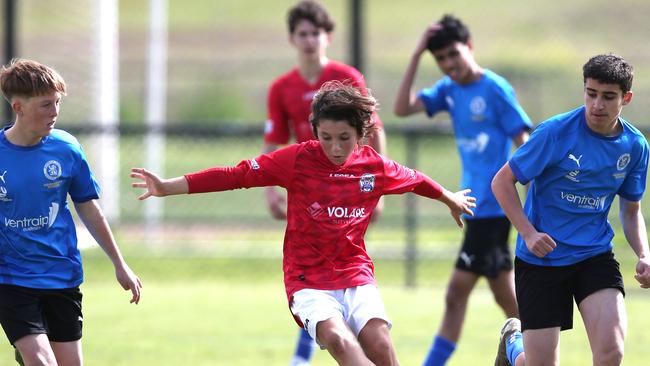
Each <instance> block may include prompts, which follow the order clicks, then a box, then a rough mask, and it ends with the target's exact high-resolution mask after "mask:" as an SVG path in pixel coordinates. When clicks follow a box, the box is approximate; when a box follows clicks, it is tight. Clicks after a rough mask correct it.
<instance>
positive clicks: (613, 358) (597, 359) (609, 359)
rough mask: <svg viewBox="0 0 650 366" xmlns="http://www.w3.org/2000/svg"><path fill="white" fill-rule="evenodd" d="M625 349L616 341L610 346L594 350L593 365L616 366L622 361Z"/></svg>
mask: <svg viewBox="0 0 650 366" xmlns="http://www.w3.org/2000/svg"><path fill="white" fill-rule="evenodd" d="M624 353H625V349H624V347H623V344H622V343H620V342H617V343H616V344H612V345H611V346H610V347H607V348H603V349H601V350H597V351H595V352H594V360H593V361H594V365H607V366H610V365H613V366H618V365H620V364H621V362H622V361H623V354H624Z"/></svg>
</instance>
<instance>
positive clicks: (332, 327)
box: [316, 318, 374, 366]
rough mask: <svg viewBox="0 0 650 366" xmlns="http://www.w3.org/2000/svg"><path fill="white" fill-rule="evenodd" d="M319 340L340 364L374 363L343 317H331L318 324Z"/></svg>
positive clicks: (365, 365)
mask: <svg viewBox="0 0 650 366" xmlns="http://www.w3.org/2000/svg"><path fill="white" fill-rule="evenodd" d="M316 335H317V338H318V341H319V342H320V343H321V344H322V345H323V346H325V348H326V349H327V351H328V352H329V353H330V354H331V355H332V357H334V359H335V360H336V362H338V364H339V365H350V366H352V365H355V366H357V365H358V366H367V365H374V364H373V363H372V362H371V361H370V360H369V359H368V357H366V354H365V353H364V352H363V349H362V348H361V345H360V344H359V341H358V340H357V338H356V336H355V335H354V333H352V330H350V328H349V327H348V326H347V324H345V322H344V321H343V319H341V318H330V319H327V320H325V321H322V322H319V323H318V325H317V326H316Z"/></svg>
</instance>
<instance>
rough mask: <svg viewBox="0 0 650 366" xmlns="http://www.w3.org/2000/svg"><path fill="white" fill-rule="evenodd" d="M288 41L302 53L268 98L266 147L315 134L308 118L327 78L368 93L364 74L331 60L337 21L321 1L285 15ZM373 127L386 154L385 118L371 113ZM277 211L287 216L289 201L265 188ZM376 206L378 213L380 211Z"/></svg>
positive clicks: (374, 139) (308, 1)
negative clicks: (381, 118) (332, 41)
mask: <svg viewBox="0 0 650 366" xmlns="http://www.w3.org/2000/svg"><path fill="white" fill-rule="evenodd" d="M287 25H288V28H289V43H290V44H291V45H292V46H293V47H294V48H295V49H296V51H297V53H298V55H297V56H298V65H297V66H296V67H294V68H293V69H291V70H290V71H289V72H287V73H285V74H283V75H281V76H280V77H279V78H277V79H276V80H274V81H273V83H272V84H271V87H270V88H269V93H268V98H267V109H268V120H267V121H266V124H265V127H264V148H263V151H262V152H263V153H268V152H272V151H275V150H276V149H277V148H278V146H280V145H285V144H287V143H288V142H289V141H290V140H291V135H293V137H294V139H295V141H296V142H299V143H300V142H305V141H308V140H313V139H315V137H314V134H313V133H312V127H311V125H310V123H309V113H310V107H311V102H312V99H313V97H314V95H315V94H316V92H318V89H320V87H321V86H322V85H323V84H324V83H325V82H327V81H331V80H339V81H343V82H351V83H352V84H353V85H354V86H356V87H357V88H359V90H361V91H362V92H363V93H364V94H365V93H366V83H365V81H364V78H363V75H361V73H360V72H359V71H358V70H357V69H355V68H354V67H352V66H349V65H346V64H343V63H340V62H337V61H334V60H330V59H329V58H328V57H327V55H326V51H327V47H328V46H329V45H330V42H331V40H332V32H333V31H334V21H333V19H332V18H331V17H330V15H329V14H328V12H327V10H326V9H325V8H323V6H322V5H320V4H319V3H318V2H316V1H313V0H303V1H301V2H300V3H298V4H297V5H295V6H294V7H292V8H291V9H289V13H288V15H287ZM373 120H374V123H375V127H376V128H375V129H374V131H373V133H372V134H371V135H370V136H369V144H370V146H371V147H372V148H374V149H375V150H376V151H377V152H378V153H380V154H385V151H386V135H385V133H384V130H383V129H382V123H381V120H380V119H379V116H377V114H376V113H373ZM266 195H267V201H268V204H269V209H270V211H271V214H272V215H273V217H275V218H277V219H282V220H284V219H286V217H287V214H286V202H285V199H284V197H282V195H280V194H279V193H278V192H277V191H276V190H275V189H274V188H272V187H269V189H267V191H266ZM377 213H378V212H377V210H375V215H376V214H377Z"/></svg>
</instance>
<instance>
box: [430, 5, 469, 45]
mask: <svg viewBox="0 0 650 366" xmlns="http://www.w3.org/2000/svg"><path fill="white" fill-rule="evenodd" d="M438 24H439V25H440V26H441V29H440V30H439V31H437V32H435V33H434V34H433V36H431V37H430V38H429V40H428V41H427V49H428V50H429V51H430V52H432V53H433V52H434V51H437V50H439V49H442V48H445V47H447V46H449V45H450V44H452V43H454V42H460V43H463V44H467V42H468V41H469V40H470V38H471V35H470V33H469V28H467V26H466V25H465V24H463V22H462V21H461V20H460V19H458V18H456V17H454V16H453V15H450V14H445V15H444V16H443V17H442V18H441V19H440V21H438Z"/></svg>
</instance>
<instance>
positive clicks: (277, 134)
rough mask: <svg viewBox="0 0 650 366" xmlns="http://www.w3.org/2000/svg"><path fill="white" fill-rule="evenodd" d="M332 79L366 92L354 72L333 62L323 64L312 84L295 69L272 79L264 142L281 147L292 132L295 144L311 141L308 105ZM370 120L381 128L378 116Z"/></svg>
mask: <svg viewBox="0 0 650 366" xmlns="http://www.w3.org/2000/svg"><path fill="white" fill-rule="evenodd" d="M332 80H339V81H342V82H344V81H349V82H352V84H353V85H355V86H357V87H358V88H359V89H361V90H362V91H363V93H366V82H365V81H364V79H363V75H361V73H360V72H359V71H358V70H357V69H355V68H354V67H352V66H348V65H346V64H342V63H340V62H336V61H332V60H330V61H329V62H328V63H327V65H325V67H324V68H323V71H322V72H321V74H320V77H319V78H318V80H317V81H316V82H315V83H314V84H310V83H309V82H307V80H305V79H304V78H303V77H302V76H301V75H300V71H299V70H298V68H294V69H293V70H291V71H289V72H288V73H286V74H284V75H282V76H281V77H279V78H278V79H277V80H275V81H274V82H273V84H271V88H270V90H269V95H268V98H267V108H268V120H267V121H266V125H265V126H264V142H266V143H269V144H277V145H284V144H287V143H288V142H289V140H290V137H291V134H292V133H293V135H294V136H295V140H296V142H304V141H309V140H313V139H314V138H315V137H314V134H313V132H312V127H311V124H310V123H309V114H310V113H311V102H312V99H314V95H316V93H317V92H318V90H319V89H320V87H321V86H322V85H323V84H324V83H325V82H327V81H332ZM373 119H374V122H375V124H376V125H377V127H381V126H382V124H381V121H380V120H379V117H378V116H377V114H374V117H373Z"/></svg>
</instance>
